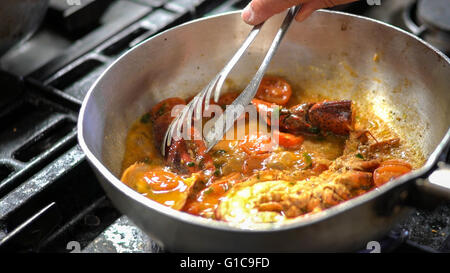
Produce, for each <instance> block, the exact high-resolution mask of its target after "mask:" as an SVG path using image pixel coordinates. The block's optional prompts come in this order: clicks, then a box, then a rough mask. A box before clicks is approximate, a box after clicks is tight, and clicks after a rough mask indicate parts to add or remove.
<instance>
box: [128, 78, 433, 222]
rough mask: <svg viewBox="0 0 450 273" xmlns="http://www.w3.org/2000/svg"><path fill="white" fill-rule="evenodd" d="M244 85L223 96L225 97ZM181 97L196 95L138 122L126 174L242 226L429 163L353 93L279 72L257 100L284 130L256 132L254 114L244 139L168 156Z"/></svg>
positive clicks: (323, 205)
mask: <svg viewBox="0 0 450 273" xmlns="http://www.w3.org/2000/svg"><path fill="white" fill-rule="evenodd" d="M237 94H238V93H237V92H229V93H226V94H224V95H222V96H221V98H220V100H219V102H218V104H219V106H221V107H222V108H224V107H225V106H226V105H229V104H230V103H231V102H232V101H233V100H234V98H235V97H236V96H237ZM179 104H186V101H185V100H184V99H182V98H170V99H167V100H164V101H162V102H160V103H159V104H157V105H156V106H154V107H153V109H151V111H150V112H149V113H146V114H144V115H143V116H142V117H141V118H140V119H139V120H137V121H136V122H135V123H134V124H133V125H132V127H131V129H130V130H129V132H128V136H127V140H126V150H125V157H124V160H123V175H122V179H121V180H122V181H123V182H124V183H125V184H127V185H128V186H129V187H131V188H133V189H134V190H136V191H138V192H139V193H141V194H143V195H145V196H147V197H148V198H150V199H152V200H155V201H156V202H159V203H161V204H164V205H166V206H169V207H172V208H173V209H176V210H182V211H185V212H187V213H191V214H194V215H199V216H202V217H207V218H213V219H217V220H223V221H228V222H234V223H238V224H241V225H247V224H248V225H251V224H255V223H268V222H282V221H286V220H288V219H293V218H296V217H299V216H302V215H306V214H309V213H315V212H318V211H321V210H324V209H327V208H329V207H332V206H334V205H337V204H339V203H341V202H344V201H346V200H349V199H351V198H354V197H356V196H359V195H361V194H364V193H366V192H368V191H370V190H372V189H374V188H375V187H379V186H381V185H383V184H384V183H387V182H389V181H391V180H392V179H395V178H397V177H399V176H401V175H404V174H406V173H408V172H410V171H411V170H413V169H415V168H418V167H420V166H421V165H422V164H423V162H424V160H423V159H422V157H420V156H417V154H418V153H417V151H415V150H414V149H413V148H411V146H410V145H408V143H406V142H405V141H404V140H402V139H401V138H400V137H399V136H397V135H396V134H395V133H394V131H393V130H392V129H391V128H389V126H388V125H387V123H385V122H383V120H382V119H380V118H379V117H377V116H376V115H375V114H373V113H371V112H370V111H369V110H368V109H362V108H360V106H359V105H357V104H356V103H355V102H352V101H350V100H336V99H335V98H329V100H326V99H325V98H322V99H321V101H314V98H312V97H307V96H301V98H300V96H296V91H295V90H292V88H291V86H290V85H289V83H288V82H286V81H285V80H284V79H283V78H280V77H275V76H266V77H265V78H264V79H263V81H262V83H261V86H260V88H259V90H258V93H257V95H256V97H255V99H254V100H253V101H252V104H253V105H254V106H255V107H256V109H257V111H258V113H260V114H262V113H266V112H263V111H266V110H267V111H268V112H267V113H266V114H265V118H264V120H265V122H266V123H265V124H264V126H267V127H269V128H270V126H268V125H271V122H272V120H277V121H278V122H279V130H276V131H272V132H271V133H272V134H264V133H260V132H254V130H250V128H256V127H255V126H257V124H256V122H257V121H258V120H253V119H248V118H246V119H245V120H244V121H245V122H242V123H239V124H238V125H236V126H235V128H234V130H236V132H237V131H239V130H240V129H243V130H244V131H245V137H243V138H241V139H236V140H222V141H220V142H219V143H218V144H217V145H216V146H215V147H213V149H212V150H211V151H210V152H208V153H206V152H205V146H204V144H203V142H202V141H198V140H178V141H172V144H171V146H170V147H168V148H167V149H166V151H167V152H166V157H165V158H163V157H162V156H161V154H160V145H161V140H162V138H163V136H164V133H165V131H166V129H167V127H168V125H169V124H170V122H171V120H172V117H171V115H170V112H171V109H172V108H173V107H174V106H175V105H179ZM247 117H248V116H247ZM252 123H255V124H252ZM240 126H241V127H242V126H243V128H241V127H240ZM259 126H261V125H259ZM236 134H237V133H236ZM273 135H275V136H277V137H278V139H279V141H278V144H277V143H275V144H274V143H273V142H272V141H271V140H272V137H273Z"/></svg>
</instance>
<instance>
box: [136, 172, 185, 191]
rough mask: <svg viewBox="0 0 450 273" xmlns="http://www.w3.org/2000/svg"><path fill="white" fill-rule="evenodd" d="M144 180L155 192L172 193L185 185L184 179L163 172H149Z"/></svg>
mask: <svg viewBox="0 0 450 273" xmlns="http://www.w3.org/2000/svg"><path fill="white" fill-rule="evenodd" d="M144 180H145V181H146V182H147V184H148V185H149V186H150V188H151V189H152V190H153V191H170V190H173V189H175V188H177V187H178V186H179V185H180V184H183V179H182V178H181V177H179V176H178V175H176V174H173V173H170V172H166V171H163V170H153V171H148V172H146V173H145V174H144Z"/></svg>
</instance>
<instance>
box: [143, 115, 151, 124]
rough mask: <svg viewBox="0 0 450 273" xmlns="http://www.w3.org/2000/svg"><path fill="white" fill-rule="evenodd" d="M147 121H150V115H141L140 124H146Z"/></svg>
mask: <svg viewBox="0 0 450 273" xmlns="http://www.w3.org/2000/svg"><path fill="white" fill-rule="evenodd" d="M149 121H150V114H149V113H147V114H145V115H143V116H142V117H141V122H142V123H148V122H149Z"/></svg>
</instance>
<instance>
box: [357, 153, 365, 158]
mask: <svg viewBox="0 0 450 273" xmlns="http://www.w3.org/2000/svg"><path fill="white" fill-rule="evenodd" d="M356 157H357V158H361V159H364V156H363V155H362V154H360V153H357V154H356Z"/></svg>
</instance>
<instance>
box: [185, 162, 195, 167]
mask: <svg viewBox="0 0 450 273" xmlns="http://www.w3.org/2000/svg"><path fill="white" fill-rule="evenodd" d="M186 165H187V166H188V167H195V163H194V162H192V161H191V162H188V163H186Z"/></svg>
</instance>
